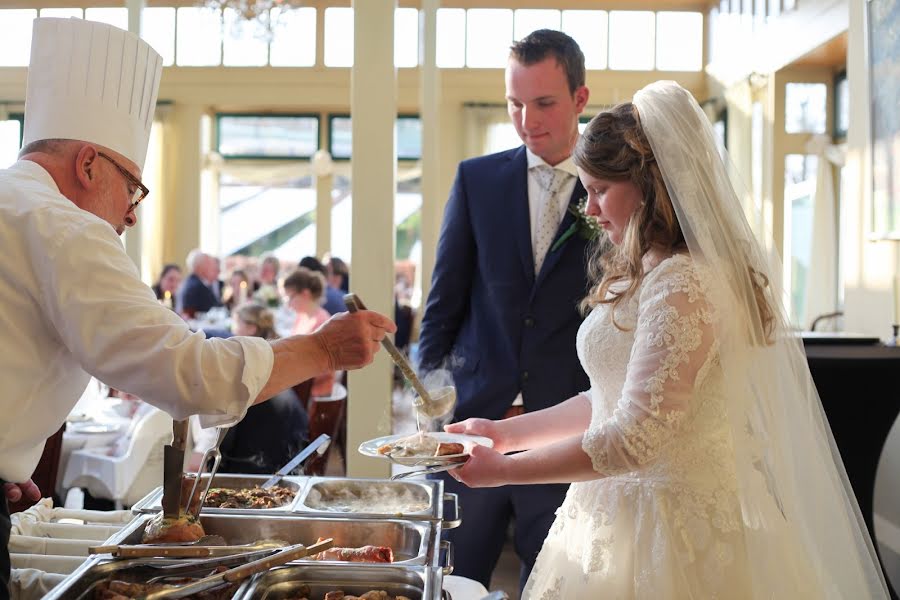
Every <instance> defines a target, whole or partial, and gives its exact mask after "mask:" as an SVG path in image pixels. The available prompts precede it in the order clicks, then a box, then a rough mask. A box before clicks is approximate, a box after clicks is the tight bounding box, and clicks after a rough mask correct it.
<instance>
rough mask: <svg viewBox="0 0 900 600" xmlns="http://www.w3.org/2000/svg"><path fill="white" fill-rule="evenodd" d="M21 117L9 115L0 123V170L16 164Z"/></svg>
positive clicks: (20, 135)
mask: <svg viewBox="0 0 900 600" xmlns="http://www.w3.org/2000/svg"><path fill="white" fill-rule="evenodd" d="M22 118H23V117H22V115H9V118H8V119H6V120H5V121H0V169H5V168H7V167H8V166H10V165H12V164H13V163H14V162H16V159H17V158H18V154H19V149H20V148H21V147H22Z"/></svg>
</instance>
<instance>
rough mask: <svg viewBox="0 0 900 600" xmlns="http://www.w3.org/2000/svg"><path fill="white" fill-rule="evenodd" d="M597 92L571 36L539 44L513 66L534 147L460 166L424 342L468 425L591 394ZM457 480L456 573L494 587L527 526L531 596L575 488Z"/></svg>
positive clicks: (517, 102) (522, 125)
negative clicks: (587, 321) (534, 573)
mask: <svg viewBox="0 0 900 600" xmlns="http://www.w3.org/2000/svg"><path fill="white" fill-rule="evenodd" d="M588 95H589V94H588V89H587V87H585V70H584V54H582V52H581V49H580V48H579V47H578V44H576V43H575V41H574V40H573V39H572V38H570V37H569V36H567V35H565V34H563V33H561V32H559V31H552V30H547V29H541V30H538V31H535V32H533V33H531V34H530V35H528V36H527V37H526V38H524V39H522V40H520V41H518V42H516V43H515V44H514V45H513V46H512V48H511V52H510V57H509V62H508V66H507V68H506V100H507V105H508V110H509V116H510V118H511V119H512V123H513V125H514V126H515V129H516V132H517V133H518V134H519V137H520V138H521V139H522V142H524V146H520V147H518V148H516V149H514V150H508V151H505V152H499V153H497V154H492V155H489V156H483V157H479V158H474V159H471V160H466V161H463V162H462V163H461V164H460V166H459V170H458V172H457V175H456V181H455V182H454V184H453V190H452V191H451V193H450V199H449V201H448V203H447V208H446V212H445V214H444V221H443V227H442V230H441V236H440V241H439V242H438V248H437V258H436V262H435V268H434V275H433V279H432V287H431V293H430V294H429V296H428V302H427V305H426V308H425V315H424V318H423V320H422V333H421V336H420V344H419V350H420V357H421V360H420V370H421V371H422V372H423V373H427V372H428V371H430V370H433V369H436V368H441V367H443V368H448V369H451V372H452V375H453V378H454V383H455V385H456V388H457V394H458V405H457V407H456V412H455V418H456V419H457V420H462V419H467V418H469V417H484V418H488V419H502V418H508V417H511V416H515V415H518V414H522V412H524V411H534V410H540V409H542V408H546V407H548V406H551V405H553V404H557V403H559V402H561V401H563V400H566V399H568V398H570V397H571V396H574V395H576V394H577V393H579V392H582V391H584V390H587V389H588V388H589V387H590V384H589V383H588V378H587V376H586V375H585V374H584V372H583V371H582V369H581V366H580V365H579V362H578V357H577V356H576V353H575V334H576V332H577V330H578V327H579V325H580V324H581V321H582V319H581V316H580V315H579V313H578V309H577V305H578V302H579V301H580V300H581V299H582V297H584V295H585V293H586V291H587V289H586V286H587V278H586V275H585V270H586V260H587V256H586V244H587V242H586V240H585V239H583V238H582V237H581V236H580V235H578V234H577V233H576V234H574V235H573V234H572V232H569V231H568V230H569V229H570V228H571V227H572V226H573V225H574V224H575V223H576V219H575V216H574V215H573V214H571V213H570V212H569V211H568V208H569V207H570V206H573V205H574V204H575V203H577V201H578V199H580V198H582V197H584V196H585V195H586V194H585V191H584V188H582V186H581V184H580V182H579V181H578V178H577V173H576V171H575V165H574V164H573V163H572V160H571V153H572V149H573V147H574V146H575V140H576V139H577V137H578V115H579V114H581V112H582V110H583V109H584V106H585V104H586V103H587V101H588ZM567 232H568V234H567ZM443 479H444V481H445V485H446V488H447V490H448V491H450V492H455V493H457V494H459V502H460V505H461V506H462V507H464V509H465V515H466V516H465V519H464V521H463V525H462V526H461V527H460V528H459V529H456V530H453V531H451V532H449V535H448V537H449V539H450V540H451V541H452V542H453V544H454V546H455V550H456V551H455V556H456V558H455V563H456V566H455V570H454V572H455V573H456V574H459V575H462V576H464V577H470V578H472V579H476V580H478V581H480V582H481V583H482V584H483V585H484V586H485V587H489V584H490V578H491V573H492V571H493V570H494V566H495V565H496V563H497V559H498V557H499V555H500V552H501V550H502V548H503V544H504V541H505V539H506V531H507V526H508V523H509V520H510V518H514V519H515V526H516V534H515V546H516V552H517V554H518V555H519V558H520V559H521V561H522V570H521V585H524V583H525V581H526V580H527V578H528V574H529V573H530V572H531V568H532V566H533V565H534V561H535V558H536V557H537V553H538V551H539V550H540V549H541V544H542V543H543V541H544V538H545V537H546V536H547V532H548V530H549V528H550V525H551V524H552V522H553V518H554V513H555V511H556V509H557V508H558V507H559V505H560V504H562V501H563V498H564V497H565V493H566V489H567V487H568V486H565V485H540V486H535V485H529V486H511V487H506V488H497V489H469V488H467V487H465V486H463V485H462V484H460V483H458V482H456V481H455V480H454V479H452V478H450V477H443Z"/></svg>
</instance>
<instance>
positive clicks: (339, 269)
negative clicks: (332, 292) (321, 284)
mask: <svg viewBox="0 0 900 600" xmlns="http://www.w3.org/2000/svg"><path fill="white" fill-rule="evenodd" d="M325 277H326V279H327V280H328V287H332V288H334V289H336V290H340V291H342V292H343V293H345V294H346V293H347V292H349V291H350V267H348V266H347V263H345V262H344V261H343V260H341V259H340V258H338V257H337V256H327V257H326V259H325Z"/></svg>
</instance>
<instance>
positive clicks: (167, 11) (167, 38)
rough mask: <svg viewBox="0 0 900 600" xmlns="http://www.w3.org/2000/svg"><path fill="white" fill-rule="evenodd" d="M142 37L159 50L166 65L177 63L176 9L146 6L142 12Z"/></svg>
mask: <svg viewBox="0 0 900 600" xmlns="http://www.w3.org/2000/svg"><path fill="white" fill-rule="evenodd" d="M141 37H142V38H144V40H146V41H147V43H148V44H150V46H152V47H153V49H154V50H156V51H157V52H159V54H160V56H162V61H163V65H164V66H166V67H169V66H172V65H173V64H175V9H174V8H145V9H144V11H143V13H141Z"/></svg>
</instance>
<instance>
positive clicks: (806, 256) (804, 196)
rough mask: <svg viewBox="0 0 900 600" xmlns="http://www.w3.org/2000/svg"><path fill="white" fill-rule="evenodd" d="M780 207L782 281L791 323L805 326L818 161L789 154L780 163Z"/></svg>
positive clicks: (804, 156) (811, 157)
mask: <svg viewBox="0 0 900 600" xmlns="http://www.w3.org/2000/svg"><path fill="white" fill-rule="evenodd" d="M784 166H785V168H784V205H785V210H786V213H787V214H786V218H787V220H788V223H786V224H785V227H786V232H785V237H786V238H787V239H786V240H785V254H786V255H787V256H789V257H790V259H789V261H787V264H786V265H785V271H787V272H786V273H785V276H786V279H785V280H786V281H787V282H789V284H790V310H791V322H792V323H793V324H794V325H795V326H798V327H801V326H804V325H806V323H807V321H808V320H809V317H810V316H812V315H807V314H806V290H807V283H808V281H809V267H810V264H811V262H812V237H813V194H814V192H815V186H816V169H817V167H818V159H817V158H816V157H815V156H807V155H803V154H789V155H787V156H786V157H785V163H784Z"/></svg>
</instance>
